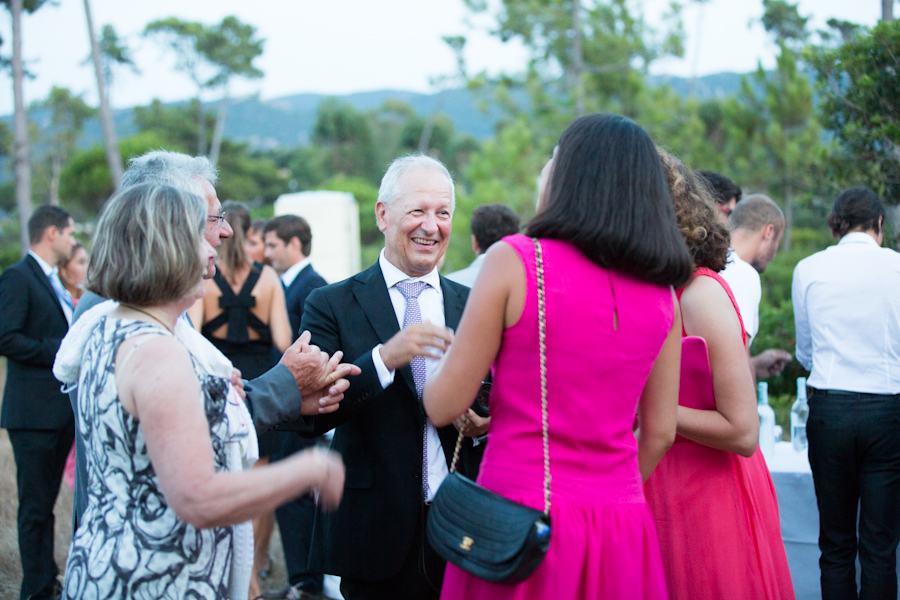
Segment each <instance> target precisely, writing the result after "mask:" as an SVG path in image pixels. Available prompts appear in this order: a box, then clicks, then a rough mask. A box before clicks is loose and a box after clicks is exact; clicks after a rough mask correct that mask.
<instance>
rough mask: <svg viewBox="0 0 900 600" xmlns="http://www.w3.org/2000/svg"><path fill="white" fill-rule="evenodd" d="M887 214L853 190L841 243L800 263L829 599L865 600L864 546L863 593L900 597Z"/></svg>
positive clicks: (892, 270)
mask: <svg viewBox="0 0 900 600" xmlns="http://www.w3.org/2000/svg"><path fill="white" fill-rule="evenodd" d="M884 215H885V211H884V207H883V206H882V204H881V201H880V200H879V199H878V196H876V195H875V194H874V193H873V192H871V191H870V190H868V189H866V188H862V187H855V188H850V189H848V190H846V191H844V192H843V193H842V194H841V195H840V196H838V198H837V200H836V201H835V203H834V209H833V210H832V212H831V214H830V215H829V217H828V224H829V225H830V226H831V230H832V232H833V233H834V235H835V237H839V238H840V242H838V244H837V245H835V246H831V247H830V248H827V249H825V250H823V251H821V252H817V253H816V254H813V255H812V256H810V257H808V258H805V259H803V260H802V261H800V262H799V263H798V264H797V267H796V269H794V280H793V284H792V289H791V296H792V299H793V302H794V323H795V326H796V330H797V360H798V361H800V363H801V364H802V365H803V366H804V367H805V368H806V369H809V370H810V371H811V373H810V376H809V381H808V384H809V387H810V391H811V393H810V397H809V410H810V412H809V421H808V423H807V436H808V439H809V464H810V466H811V467H812V472H813V481H814V483H815V486H816V500H817V503H818V507H819V523H820V525H819V549H820V550H821V551H822V556H821V558H820V560H819V566H820V568H821V571H822V578H821V582H822V598H823V599H824V600H830V599H838V598H841V599H842V598H856V597H857V589H856V569H855V565H854V561H855V560H856V556H857V550H858V553H859V562H860V565H861V567H862V576H861V578H860V580H861V589H860V591H859V596H858V597H859V598H896V597H897V574H896V551H897V543H898V540H900V508H898V506H900V505H898V499H900V254H898V253H897V252H895V251H893V250H890V249H888V248H882V247H881V242H882V240H883V231H882V225H883V222H884ZM857 514H858V519H859V521H858V522H859V540H858V542H857Z"/></svg>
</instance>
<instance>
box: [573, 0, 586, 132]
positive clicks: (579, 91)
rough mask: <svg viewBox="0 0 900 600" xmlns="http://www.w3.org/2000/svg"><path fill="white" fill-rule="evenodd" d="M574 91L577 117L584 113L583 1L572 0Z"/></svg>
mask: <svg viewBox="0 0 900 600" xmlns="http://www.w3.org/2000/svg"><path fill="white" fill-rule="evenodd" d="M572 32H573V34H574V35H573V37H572V80H573V81H572V85H573V88H572V92H573V94H574V96H575V117H576V118H577V117H580V116H582V115H584V81H583V80H582V76H581V75H582V73H583V72H584V60H583V57H582V55H581V2H580V0H572Z"/></svg>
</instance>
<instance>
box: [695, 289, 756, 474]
mask: <svg viewBox="0 0 900 600" xmlns="http://www.w3.org/2000/svg"><path fill="white" fill-rule="evenodd" d="M681 313H682V317H683V319H684V328H685V331H686V332H687V334H688V335H694V336H699V337H702V338H703V339H704V340H706V346H707V349H708V351H709V364H710V368H711V370H712V378H713V391H714V393H715V398H716V410H714V411H713V410H697V409H692V408H686V407H684V406H679V407H678V433H679V434H681V435H683V436H684V437H686V438H688V439H690V440H693V441H695V442H697V443H699V444H703V445H705V446H710V447H712V448H718V449H719V450H726V451H728V452H734V453H735V454H740V455H742V456H751V455H752V454H753V453H754V452H755V451H756V446H757V445H758V443H759V415H758V414H757V411H756V394H755V393H754V390H753V376H752V374H751V373H750V365H749V363H748V362H747V349H746V347H745V345H744V343H743V336H742V333H743V332H742V331H741V326H740V322H739V321H738V317H737V313H736V312H735V310H734V307H733V305H732V304H731V300H730V299H729V298H728V294H727V293H726V292H725V290H724V289H723V288H722V286H721V285H719V283H718V282H716V281H715V280H714V279H712V278H710V277H697V278H696V279H694V280H693V281H692V282H691V283H689V284H688V286H687V287H686V288H685V290H684V293H683V294H682V296H681Z"/></svg>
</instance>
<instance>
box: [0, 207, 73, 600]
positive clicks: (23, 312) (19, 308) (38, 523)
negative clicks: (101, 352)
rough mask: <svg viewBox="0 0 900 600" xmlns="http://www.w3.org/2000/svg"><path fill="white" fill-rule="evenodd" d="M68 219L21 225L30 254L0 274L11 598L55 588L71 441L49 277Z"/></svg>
mask: <svg viewBox="0 0 900 600" xmlns="http://www.w3.org/2000/svg"><path fill="white" fill-rule="evenodd" d="M72 229H73V224H72V218H71V217H70V216H69V213H67V212H66V211H65V210H63V209H61V208H59V207H58V206H41V207H39V208H38V209H37V210H35V211H34V213H33V214H32V215H31V218H30V219H29V220H28V237H29V240H30V242H31V249H30V250H29V251H28V254H27V255H26V256H25V258H23V259H22V260H21V261H19V262H17V263H16V264H14V265H13V266H11V267H9V268H8V269H6V270H5V271H4V272H3V274H2V275H0V315H2V317H0V355H3V356H6V357H7V359H8V361H9V362H8V371H7V376H6V389H5V390H4V392H3V415H2V420H0V426H2V427H4V428H6V429H7V430H8V431H9V440H10V442H11V443H12V448H13V454H14V455H15V460H16V482H17V484H18V492H19V515H18V521H17V523H18V528H19V555H20V556H21V559H22V588H21V591H20V593H19V597H20V598H22V599H25V598H34V599H38V598H52V597H53V596H54V594H56V593H57V592H58V590H59V583H58V582H57V579H56V576H57V575H58V574H59V569H58V568H57V566H56V561H55V559H54V557H53V529H54V521H53V505H54V504H55V503H56V497H57V495H58V494H59V485H60V482H61V481H62V474H63V467H64V466H65V463H66V456H67V455H68V454H69V449H70V448H71V447H72V439H73V438H74V436H75V419H74V416H73V415H72V407H71V406H70V405H69V398H68V396H66V395H65V394H64V393H63V392H61V391H60V386H61V385H62V384H61V383H60V382H59V381H57V380H56V378H54V377H53V373H52V371H51V369H52V367H53V361H54V359H55V358H56V352H57V351H58V350H59V344H60V342H61V341H62V338H63V337H64V336H65V335H66V332H67V331H68V330H69V323H70V322H71V320H72V309H73V305H72V298H71V296H69V294H68V292H66V290H65V288H64V287H63V285H62V283H61V282H60V280H59V275H58V274H57V264H58V263H59V261H61V260H63V259H65V258H68V257H69V254H70V253H71V252H72V248H73V247H74V246H75V238H74V236H73V235H72Z"/></svg>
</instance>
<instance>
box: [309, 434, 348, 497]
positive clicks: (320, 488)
mask: <svg viewBox="0 0 900 600" xmlns="http://www.w3.org/2000/svg"><path fill="white" fill-rule="evenodd" d="M306 452H308V453H309V458H310V459H311V460H312V462H313V464H314V468H316V469H318V470H319V471H320V474H319V475H318V483H317V484H316V485H315V494H316V503H317V504H318V505H319V506H321V507H322V509H323V510H326V511H331V510H334V509H336V508H337V507H338V504H340V502H341V496H343V494H344V476H345V471H344V461H343V460H341V455H340V454H338V453H337V452H334V451H332V450H323V449H321V448H312V449H310V450H307V451H306Z"/></svg>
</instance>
